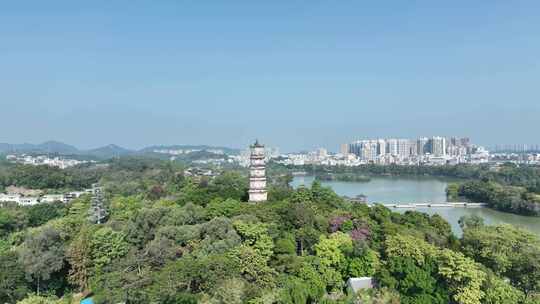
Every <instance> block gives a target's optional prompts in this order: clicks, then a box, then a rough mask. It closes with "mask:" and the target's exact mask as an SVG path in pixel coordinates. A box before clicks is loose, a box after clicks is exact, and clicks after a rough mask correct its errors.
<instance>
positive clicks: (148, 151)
mask: <svg viewBox="0 0 540 304" xmlns="http://www.w3.org/2000/svg"><path fill="white" fill-rule="evenodd" d="M160 150H161V151H165V150H173V151H174V150H184V151H187V150H191V152H196V151H201V152H202V151H206V152H210V153H213V154H219V152H223V153H224V154H228V155H237V154H239V153H240V150H239V149H233V148H228V147H215V146H209V145H170V146H167V145H156V146H150V147H146V148H143V149H141V150H130V149H126V148H123V147H120V146H118V145H115V144H110V145H107V146H104V147H100V148H96V149H90V150H79V149H77V148H76V147H74V146H71V145H68V144H65V143H62V142H59V141H53V140H51V141H46V142H44V143H41V144H28V143H24V144H9V143H0V154H9V153H36V154H59V155H77V156H90V157H95V158H101V159H106V158H112V157H118V156H126V155H153V156H159V157H162V156H166V155H169V154H168V153H162V152H161V153H156V152H155V151H160ZM172 154H174V153H172Z"/></svg>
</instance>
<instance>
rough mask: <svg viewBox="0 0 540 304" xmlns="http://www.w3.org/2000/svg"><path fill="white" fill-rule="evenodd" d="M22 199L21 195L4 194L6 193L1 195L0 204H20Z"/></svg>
mask: <svg viewBox="0 0 540 304" xmlns="http://www.w3.org/2000/svg"><path fill="white" fill-rule="evenodd" d="M21 197H22V195H20V194H4V193H0V203H7V202H13V203H17V204H18V203H19V200H20V199H21Z"/></svg>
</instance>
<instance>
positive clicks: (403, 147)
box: [397, 139, 411, 157]
mask: <svg viewBox="0 0 540 304" xmlns="http://www.w3.org/2000/svg"><path fill="white" fill-rule="evenodd" d="M397 152H398V153H397V155H399V156H400V157H409V156H410V155H411V142H410V140H408V139H398V140H397Z"/></svg>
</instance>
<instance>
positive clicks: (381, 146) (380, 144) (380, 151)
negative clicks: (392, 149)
mask: <svg viewBox="0 0 540 304" xmlns="http://www.w3.org/2000/svg"><path fill="white" fill-rule="evenodd" d="M377 155H386V140H384V139H378V140H377Z"/></svg>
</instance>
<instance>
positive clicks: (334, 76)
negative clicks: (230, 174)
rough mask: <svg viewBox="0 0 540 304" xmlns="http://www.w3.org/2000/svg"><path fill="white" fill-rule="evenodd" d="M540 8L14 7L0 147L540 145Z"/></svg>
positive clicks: (2, 52)
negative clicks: (434, 139) (382, 141)
mask: <svg viewBox="0 0 540 304" xmlns="http://www.w3.org/2000/svg"><path fill="white" fill-rule="evenodd" d="M539 11H540V2H538V1H520V2H509V1H485V2H478V1H472V2H471V1H451V2H433V1H419V2H415V3H412V2H408V1H400V2H397V1H396V2H385V3H382V2H381V1H378V2H377V3H359V2H355V1H340V2H330V1H328V2H324V3H323V2H317V3H316V2H314V1H294V3H293V2H291V1H269V2H258V1H257V3H256V2H254V1H223V2H220V3H215V2H213V3H209V2H205V3H203V2H202V1H189V2H188V1H159V2H156V1H138V2H133V1H114V3H112V2H111V1H91V2H87V3H82V2H73V1H39V2H38V1H16V2H6V3H3V4H2V5H1V8H0V37H2V39H1V42H0V83H1V84H2V87H1V89H0V109H1V113H2V115H1V118H0V129H1V130H2V132H1V133H0V142H9V143H23V142H31V143H38V142H43V141H45V140H49V139H54V140H59V141H63V142H66V143H69V144H73V145H75V146H77V147H80V148H83V149H84V148H94V147H97V146H101V145H105V144H108V143H115V144H118V145H120V146H124V147H127V148H141V147H143V146H148V145H153V144H211V145H221V146H230V147H244V146H246V145H248V144H249V143H250V142H252V141H253V140H254V139H255V138H259V139H260V140H261V141H263V142H264V143H267V144H268V145H270V146H278V147H280V148H281V149H282V150H284V151H291V150H301V149H311V148H314V147H318V146H323V147H327V148H329V149H330V150H337V148H338V146H339V144H340V143H343V142H349V141H352V140H355V139H360V138H376V137H408V138H416V137H417V136H433V135H442V136H452V135H455V136H469V137H471V138H472V140H473V142H475V143H479V144H484V145H493V144H505V143H540V136H539V132H538V129H539V123H538V122H539V117H540V100H539V99H540V98H539V97H540V91H539V90H538V84H539V83H540V57H539V56H538V54H540V39H539V37H540V35H539V34H540V18H538V12H539Z"/></svg>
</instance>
